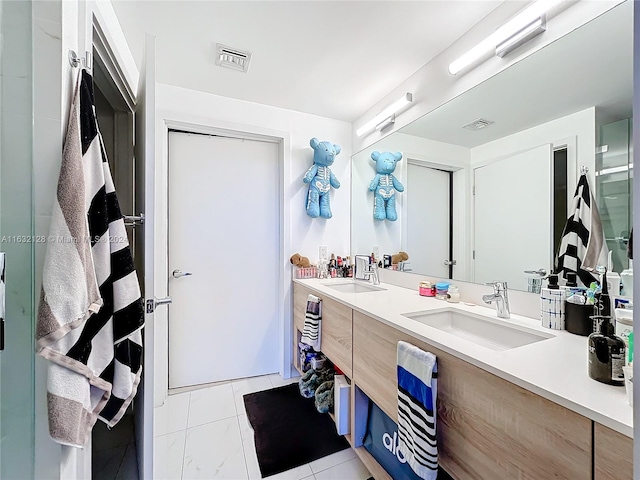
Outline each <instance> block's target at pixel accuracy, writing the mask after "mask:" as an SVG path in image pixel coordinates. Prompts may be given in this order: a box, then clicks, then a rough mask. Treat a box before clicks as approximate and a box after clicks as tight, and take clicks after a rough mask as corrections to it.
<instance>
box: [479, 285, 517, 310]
mask: <svg viewBox="0 0 640 480" xmlns="http://www.w3.org/2000/svg"><path fill="white" fill-rule="evenodd" d="M485 285H491V286H492V287H493V293H492V294H491V295H483V296H482V300H483V301H484V303H492V302H495V304H496V311H497V312H498V317H500V318H510V317H511V312H510V310H509V296H508V294H507V282H491V283H486V284H485Z"/></svg>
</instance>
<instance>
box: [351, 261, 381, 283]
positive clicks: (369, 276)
mask: <svg viewBox="0 0 640 480" xmlns="http://www.w3.org/2000/svg"><path fill="white" fill-rule="evenodd" d="M353 278H354V279H356V280H369V282H371V283H373V284H374V285H380V275H379V273H378V264H377V263H376V262H372V261H371V259H370V258H369V257H368V256H366V255H356V269H355V272H354V274H353Z"/></svg>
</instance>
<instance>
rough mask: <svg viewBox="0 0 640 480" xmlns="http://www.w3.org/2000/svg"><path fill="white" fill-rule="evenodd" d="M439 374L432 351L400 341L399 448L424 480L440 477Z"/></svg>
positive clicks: (434, 479)
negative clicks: (437, 436) (437, 435)
mask: <svg viewBox="0 0 640 480" xmlns="http://www.w3.org/2000/svg"><path fill="white" fill-rule="evenodd" d="M437 377H438V364H437V361H436V356H435V355H434V354H433V353H429V352H425V351H423V350H420V349H419V348H418V347H415V346H413V345H411V344H409V343H406V342H398V437H399V447H398V448H399V449H400V451H401V452H402V454H403V455H404V457H405V458H406V459H407V463H408V464H409V465H410V466H411V469H412V470H413V471H414V472H415V473H416V475H418V476H419V477H420V478H424V479H425V480H436V479H437V477H438V446H437V440H436V397H437V390H438V388H437V383H438V382H437Z"/></svg>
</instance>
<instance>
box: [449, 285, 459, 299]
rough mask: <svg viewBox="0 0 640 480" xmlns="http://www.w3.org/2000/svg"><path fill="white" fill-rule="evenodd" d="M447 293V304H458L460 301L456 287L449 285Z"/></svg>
mask: <svg viewBox="0 0 640 480" xmlns="http://www.w3.org/2000/svg"><path fill="white" fill-rule="evenodd" d="M447 293H448V294H449V298H447V301H448V302H450V303H458V302H459V301H460V290H458V287H457V285H449V289H448V290H447Z"/></svg>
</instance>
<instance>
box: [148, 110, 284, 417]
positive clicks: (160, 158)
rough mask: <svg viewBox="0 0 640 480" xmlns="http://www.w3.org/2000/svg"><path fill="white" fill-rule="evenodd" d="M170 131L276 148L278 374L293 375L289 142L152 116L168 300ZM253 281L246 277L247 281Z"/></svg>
mask: <svg viewBox="0 0 640 480" xmlns="http://www.w3.org/2000/svg"><path fill="white" fill-rule="evenodd" d="M169 130H182V131H186V132H190V133H202V134H209V135H223V136H227V137H235V138H246V139H248V140H262V141H269V142H274V143H277V144H278V170H279V178H280V182H279V184H278V185H277V187H278V204H279V211H280V218H279V221H280V229H279V230H280V239H281V241H280V248H279V252H278V261H279V268H278V277H279V278H278V299H279V302H278V303H279V307H278V337H279V346H278V354H279V359H278V361H279V365H280V367H279V369H280V371H279V373H280V375H282V376H283V377H284V378H289V377H290V376H291V368H290V365H291V363H292V358H293V351H292V350H293V348H292V345H291V341H290V339H291V338H292V335H293V325H292V318H291V286H290V283H291V278H290V276H289V275H287V272H288V269H287V266H288V257H287V253H286V252H290V251H291V244H292V242H291V213H290V208H286V206H287V205H286V202H285V200H286V199H285V197H284V192H285V191H286V186H287V185H290V184H291V168H290V165H291V138H290V134H289V133H288V132H284V131H280V130H273V129H269V128H262V127H257V126H254V125H244V124H237V123H233V122H227V121H223V120H219V119H215V118H209V117H201V116H194V115H188V114H184V113H178V112H171V111H164V110H158V111H157V112H156V162H157V164H156V192H158V194H159V197H158V198H157V199H156V208H157V211H158V212H165V213H164V214H163V215H157V216H156V224H155V235H156V237H155V238H156V259H155V265H156V271H155V280H156V296H158V297H164V296H168V293H169V292H168V291H169V261H168V253H169V249H168V238H169V222H168V220H169V219H168V211H169V199H168V192H169V189H168V173H169ZM250 280H251V277H250V276H247V281H248V282H249V281H250ZM155 327H156V333H155V362H154V363H155V376H154V378H155V382H154V383H155V389H154V399H155V406H156V407H159V406H161V405H162V404H164V402H165V400H166V398H167V395H168V393H169V351H168V344H169V335H168V332H169V324H168V309H161V310H157V311H156V313H155Z"/></svg>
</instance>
